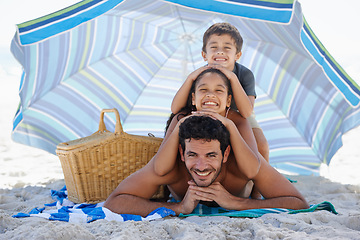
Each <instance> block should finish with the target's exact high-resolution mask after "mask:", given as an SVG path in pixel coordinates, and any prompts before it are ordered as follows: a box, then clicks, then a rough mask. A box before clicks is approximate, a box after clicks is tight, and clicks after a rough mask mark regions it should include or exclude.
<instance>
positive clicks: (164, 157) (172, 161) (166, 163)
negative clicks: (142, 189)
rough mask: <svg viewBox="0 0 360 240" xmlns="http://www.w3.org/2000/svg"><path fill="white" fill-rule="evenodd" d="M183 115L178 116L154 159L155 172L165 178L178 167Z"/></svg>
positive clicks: (172, 122) (170, 126) (171, 124)
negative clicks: (180, 126)
mask: <svg viewBox="0 0 360 240" xmlns="http://www.w3.org/2000/svg"><path fill="white" fill-rule="evenodd" d="M182 118H183V117H182V114H181V113H179V114H176V115H175V116H174V117H173V119H172V120H171V123H170V125H169V128H168V130H167V131H166V135H165V137H164V140H163V142H162V143H161V145H160V148H159V150H158V152H157V153H156V154H155V156H154V157H153V162H154V165H153V166H154V172H155V173H156V174H157V175H158V176H164V175H166V174H168V173H169V172H170V171H171V170H173V169H174V168H175V166H176V159H177V155H178V150H179V125H180V124H181V122H182V121H179V120H180V119H182Z"/></svg>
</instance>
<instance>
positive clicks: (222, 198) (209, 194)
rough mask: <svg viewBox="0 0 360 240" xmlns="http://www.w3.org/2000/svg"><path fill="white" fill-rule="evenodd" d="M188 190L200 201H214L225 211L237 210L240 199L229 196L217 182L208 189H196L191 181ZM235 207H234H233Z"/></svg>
mask: <svg viewBox="0 0 360 240" xmlns="http://www.w3.org/2000/svg"><path fill="white" fill-rule="evenodd" d="M189 189H191V191H192V192H194V194H195V195H196V198H197V199H201V200H202V201H214V202H216V203H217V204H218V205H219V206H220V207H223V208H225V209H229V210H231V209H238V208H239V203H240V202H241V198H238V197H235V196H233V195H232V194H230V193H229V192H228V191H227V190H226V189H225V188H224V187H223V186H222V185H221V184H220V183H219V182H214V183H213V184H211V185H210V186H208V187H198V186H196V184H195V183H194V182H193V181H191V182H190V186H189ZM235 206H236V207H235Z"/></svg>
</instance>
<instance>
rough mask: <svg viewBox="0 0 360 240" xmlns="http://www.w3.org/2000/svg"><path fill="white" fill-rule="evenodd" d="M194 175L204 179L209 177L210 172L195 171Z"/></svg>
mask: <svg viewBox="0 0 360 240" xmlns="http://www.w3.org/2000/svg"><path fill="white" fill-rule="evenodd" d="M194 173H195V174H196V175H198V176H200V177H206V176H209V175H210V173H211V171H210V170H205V171H200V170H196V169H195V170H194Z"/></svg>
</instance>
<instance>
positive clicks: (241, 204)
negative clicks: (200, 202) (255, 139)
mask: <svg viewBox="0 0 360 240" xmlns="http://www.w3.org/2000/svg"><path fill="white" fill-rule="evenodd" d="M253 181H254V183H255V185H256V187H257V188H258V189H259V191H260V193H261V194H262V195H263V196H264V198H265V199H249V198H240V197H236V196H234V195H231V194H230V193H229V192H228V191H227V190H226V189H225V188H224V187H223V186H222V185H221V184H220V183H218V182H216V183H213V184H212V185H210V186H209V187H206V188H204V187H201V188H200V187H197V186H196V185H195V184H191V186H190V188H191V190H193V191H194V192H195V194H196V195H198V196H199V198H204V199H208V201H215V202H217V203H218V204H219V205H220V206H221V207H223V208H226V209H229V210H246V209H256V208H287V209H305V208H308V207H309V205H308V203H307V202H306V200H305V199H304V197H303V196H302V195H301V194H300V192H299V191H298V190H297V189H296V188H295V187H294V186H293V185H292V184H291V183H290V181H289V180H287V179H286V178H285V177H284V176H282V175H281V174H280V173H279V172H277V171H276V170H275V169H274V168H272V167H271V166H270V165H269V164H268V163H267V162H266V161H265V160H263V159H262V163H261V167H260V171H259V173H258V175H257V176H256V177H255V178H254V179H253Z"/></svg>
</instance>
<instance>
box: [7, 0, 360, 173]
mask: <svg viewBox="0 0 360 240" xmlns="http://www.w3.org/2000/svg"><path fill="white" fill-rule="evenodd" d="M216 22H229V23H231V24H233V25H234V26H236V27H237V28H238V29H239V31H240V33H241V34H242V36H243V38H244V46H243V55H242V57H241V58H240V60H239V62H240V63H241V64H243V65H245V66H246V67H248V68H250V69H251V70H252V71H253V73H254V75H255V79H256V91H257V94H258V97H257V99H256V101H255V113H256V115H257V120H258V122H259V123H260V125H261V127H262V129H263V131H264V133H265V136H266V138H267V140H268V142H269V145H270V163H271V164H272V165H273V166H274V167H276V168H278V169H279V170H282V171H284V172H285V173H299V174H317V173H318V169H319V166H320V164H321V163H326V164H329V162H330V160H331V158H332V156H333V155H334V154H335V153H336V151H337V150H338V149H339V148H340V147H341V145H342V141H341V136H342V134H343V133H345V132H347V131H349V130H350V129H352V128H354V127H355V126H358V125H359V124H360V112H359V106H360V104H359V102H360V98H359V96H360V88H359V86H358V85H357V84H356V83H355V82H354V81H353V80H352V79H351V78H350V77H349V76H348V75H347V74H346V72H345V71H344V70H343V69H342V68H341V67H340V66H339V64H338V63H337V62H336V61H335V60H334V59H333V58H332V57H331V55H330V54H329V52H328V51H327V50H326V49H325V48H324V46H323V45H322V44H321V43H320V41H319V40H318V39H317V37H316V36H315V34H314V33H313V32H312V30H311V28H310V27H309V25H308V23H307V22H306V21H305V18H304V16H303V15H302V11H301V5H300V3H299V2H297V1H292V0H266V1H265V0H221V1H220V0H201V1H193V0H108V1H100V0H85V1H82V2H79V3H78V4H75V5H73V6H70V7H68V8H65V9H63V10H60V11H58V12H55V13H52V14H49V15H47V16H44V17H40V18H38V19H35V20H32V21H28V22H25V23H22V24H19V25H17V32H16V35H15V37H14V38H13V41H12V45H11V51H12V53H13V55H14V56H15V58H16V59H17V60H18V61H19V62H20V64H21V65H22V66H23V75H22V78H21V84H20V93H19V95H20V99H21V102H20V105H19V109H18V111H17V113H16V116H15V118H14V128H13V133H12V137H13V139H14V140H15V141H16V142H20V143H24V144H27V145H30V146H34V147H37V148H41V149H44V150H46V151H49V152H51V153H55V149H56V146H57V144H58V143H60V142H65V141H68V140H72V139H77V138H80V137H85V136H88V135H90V134H92V133H94V132H95V131H96V130H97V128H98V121H99V114H100V110H101V109H104V108H117V109H118V110H119V112H120V117H121V121H122V125H123V128H124V130H125V131H126V132H128V133H132V134H138V135H146V134H148V133H149V132H150V133H152V134H154V135H155V136H158V137H162V136H163V135H164V127H165V123H166V121H167V119H168V116H169V114H170V104H171V101H172V98H173V96H174V95H175V93H176V91H177V90H178V89H179V87H180V86H181V84H182V82H183V81H184V80H185V78H186V76H187V75H188V74H189V73H191V72H192V71H193V70H194V69H196V68H198V67H200V66H203V65H204V64H205V63H204V61H203V59H202V57H201V47H202V35H203V33H204V32H205V30H206V29H207V28H208V27H209V26H211V25H212V24H214V23H216ZM105 123H106V125H107V127H108V129H109V130H111V131H112V130H113V128H114V123H115V117H113V116H111V115H109V116H106V119H105Z"/></svg>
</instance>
